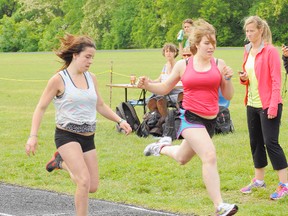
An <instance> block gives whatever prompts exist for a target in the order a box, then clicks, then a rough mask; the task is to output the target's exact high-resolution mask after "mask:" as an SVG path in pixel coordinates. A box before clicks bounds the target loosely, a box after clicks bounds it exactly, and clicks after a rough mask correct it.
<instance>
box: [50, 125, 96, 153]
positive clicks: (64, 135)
mask: <svg viewBox="0 0 288 216" xmlns="http://www.w3.org/2000/svg"><path fill="white" fill-rule="evenodd" d="M69 142H78V143H79V144H80V146H81V148H82V151H83V152H87V151H90V150H92V149H95V143H94V134H93V135H90V136H83V135H80V134H76V133H72V132H69V131H65V130H61V129H59V128H57V127H56V129H55V144H56V147H57V149H58V148H59V147H60V146H62V145H65V144H67V143H69Z"/></svg>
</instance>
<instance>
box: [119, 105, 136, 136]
mask: <svg viewBox="0 0 288 216" xmlns="http://www.w3.org/2000/svg"><path fill="white" fill-rule="evenodd" d="M116 114H117V115H119V116H120V118H122V119H124V120H126V121H127V123H128V124H129V125H130V126H131V128H132V131H136V130H137V128H138V127H139V125H140V121H139V118H138V116H137V113H136V111H135V108H134V107H133V106H132V105H131V104H130V103H129V102H121V103H120V104H119V105H118V106H117V107H116ZM116 129H117V131H118V132H122V129H121V128H120V126H119V125H118V124H116Z"/></svg>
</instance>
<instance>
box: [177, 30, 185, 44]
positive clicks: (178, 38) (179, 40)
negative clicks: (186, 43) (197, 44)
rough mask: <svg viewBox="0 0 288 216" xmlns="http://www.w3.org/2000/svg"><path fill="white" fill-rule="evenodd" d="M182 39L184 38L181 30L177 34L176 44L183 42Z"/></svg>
mask: <svg viewBox="0 0 288 216" xmlns="http://www.w3.org/2000/svg"><path fill="white" fill-rule="evenodd" d="M183 37H184V30H183V29H181V30H180V31H179V32H178V35H177V41H178V42H181V41H183Z"/></svg>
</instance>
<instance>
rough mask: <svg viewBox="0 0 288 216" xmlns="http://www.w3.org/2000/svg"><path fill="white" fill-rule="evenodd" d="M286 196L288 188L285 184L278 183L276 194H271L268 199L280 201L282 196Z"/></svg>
mask: <svg viewBox="0 0 288 216" xmlns="http://www.w3.org/2000/svg"><path fill="white" fill-rule="evenodd" d="M287 194H288V187H287V186H286V185H285V184H283V183H281V182H280V183H279V184H278V187H277V189H276V192H274V193H273V194H271V195H270V199H272V200H277V199H281V198H283V197H284V196H286V195H287Z"/></svg>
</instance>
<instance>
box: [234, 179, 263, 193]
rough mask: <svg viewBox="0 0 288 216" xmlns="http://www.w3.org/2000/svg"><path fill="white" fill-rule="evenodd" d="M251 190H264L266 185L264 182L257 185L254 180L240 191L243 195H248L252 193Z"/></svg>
mask: <svg viewBox="0 0 288 216" xmlns="http://www.w3.org/2000/svg"><path fill="white" fill-rule="evenodd" d="M253 188H266V184H265V182H263V184H258V183H257V182H256V178H254V179H252V182H251V183H250V184H249V185H247V186H246V187H243V188H242V189H241V190H240V191H241V192H242V193H244V194H248V193H251V192H252V189H253Z"/></svg>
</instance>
